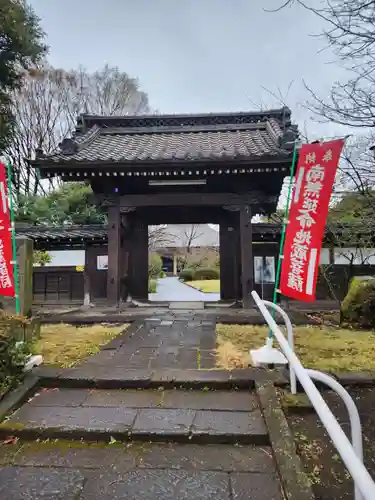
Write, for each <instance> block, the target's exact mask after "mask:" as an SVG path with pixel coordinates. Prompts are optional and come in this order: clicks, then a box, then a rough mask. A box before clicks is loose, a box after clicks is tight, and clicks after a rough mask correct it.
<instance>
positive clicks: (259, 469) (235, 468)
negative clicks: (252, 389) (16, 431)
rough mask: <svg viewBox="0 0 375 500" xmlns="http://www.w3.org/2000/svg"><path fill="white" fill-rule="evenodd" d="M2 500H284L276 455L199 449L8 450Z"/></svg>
mask: <svg viewBox="0 0 375 500" xmlns="http://www.w3.org/2000/svg"><path fill="white" fill-rule="evenodd" d="M4 454H6V460H5V463H3V468H0V498H1V499H2V500H8V499H9V500H21V499H22V500H39V499H41V500H45V499H48V500H52V499H61V500H65V499H67V500H70V499H71V500H73V499H74V500H99V499H100V500H107V499H108V500H109V499H111V500H112V499H113V500H116V499H132V500H141V499H142V500H144V499H146V500H147V499H152V500H159V499H160V500H161V499H163V500H165V499H166V500H193V499H194V500H196V499H205V500H206V499H208V500H210V499H212V500H214V499H215V500H233V499H236V500H245V499H246V500H281V499H282V498H283V497H282V493H281V491H280V487H279V481H278V478H277V475H276V471H275V466H274V463H273V459H272V452H271V450H270V449H269V448H267V447H263V448H259V447H252V446H227V445H215V446H214V445H206V446H205V447H202V446H199V445H194V444H155V443H153V444H149V443H147V444H146V443H144V444H136V443H134V444H126V445H121V444H114V445H112V446H111V445H106V446H101V445H97V444H92V445H88V444H84V443H78V444H76V443H69V442H61V441H60V442H58V443H31V444H30V443H24V444H22V443H18V444H16V445H6V446H5V445H0V463H2V462H1V459H2V457H4Z"/></svg>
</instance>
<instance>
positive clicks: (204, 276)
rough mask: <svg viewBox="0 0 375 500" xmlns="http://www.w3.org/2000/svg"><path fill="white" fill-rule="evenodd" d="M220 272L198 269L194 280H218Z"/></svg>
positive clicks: (210, 269)
mask: <svg viewBox="0 0 375 500" xmlns="http://www.w3.org/2000/svg"><path fill="white" fill-rule="evenodd" d="M219 278H220V272H219V270H218V269H215V268H203V267H202V268H201V269H197V270H196V271H195V273H194V280H197V281H198V280H218V279H219Z"/></svg>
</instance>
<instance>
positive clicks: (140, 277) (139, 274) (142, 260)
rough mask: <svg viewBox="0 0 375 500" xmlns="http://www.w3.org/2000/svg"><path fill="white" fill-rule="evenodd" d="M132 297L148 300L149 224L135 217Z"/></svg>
mask: <svg viewBox="0 0 375 500" xmlns="http://www.w3.org/2000/svg"><path fill="white" fill-rule="evenodd" d="M129 272H130V273H131V277H130V282H131V289H130V293H131V296H132V297H134V298H135V299H140V300H147V299H148V228H147V224H145V222H144V221H143V220H142V219H141V218H139V217H134V220H133V234H132V239H131V252H130V270H129Z"/></svg>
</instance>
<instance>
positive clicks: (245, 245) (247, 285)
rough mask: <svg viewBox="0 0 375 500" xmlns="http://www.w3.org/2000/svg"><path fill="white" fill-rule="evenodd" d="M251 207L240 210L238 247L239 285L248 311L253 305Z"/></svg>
mask: <svg viewBox="0 0 375 500" xmlns="http://www.w3.org/2000/svg"><path fill="white" fill-rule="evenodd" d="M251 217H252V215H251V207H250V206H249V205H243V206H241V208H240V246H241V285H242V304H243V308H244V309H250V308H251V307H252V304H253V299H252V297H251V292H252V290H253V289H254V263H253V238H252V226H251Z"/></svg>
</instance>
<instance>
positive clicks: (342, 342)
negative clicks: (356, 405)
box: [216, 324, 375, 372]
mask: <svg viewBox="0 0 375 500" xmlns="http://www.w3.org/2000/svg"><path fill="white" fill-rule="evenodd" d="M216 331H217V363H218V365H219V366H220V367H223V368H234V367H246V366H247V365H248V360H249V350H250V349H253V348H257V347H261V346H262V345H264V343H265V339H266V335H267V333H268V328H267V327H263V326H253V325H221V324H219V325H217V327H216ZM294 335H295V350H296V354H297V356H298V357H299V359H300V360H301V362H302V364H303V365H304V366H305V367H306V368H315V369H317V370H322V371H328V372H343V371H352V372H355V371H362V372H365V371H372V370H375V332H373V331H362V330H354V329H353V330H345V329H340V328H338V327H331V326H302V327H295V328H294ZM275 342H276V345H277V341H275Z"/></svg>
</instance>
